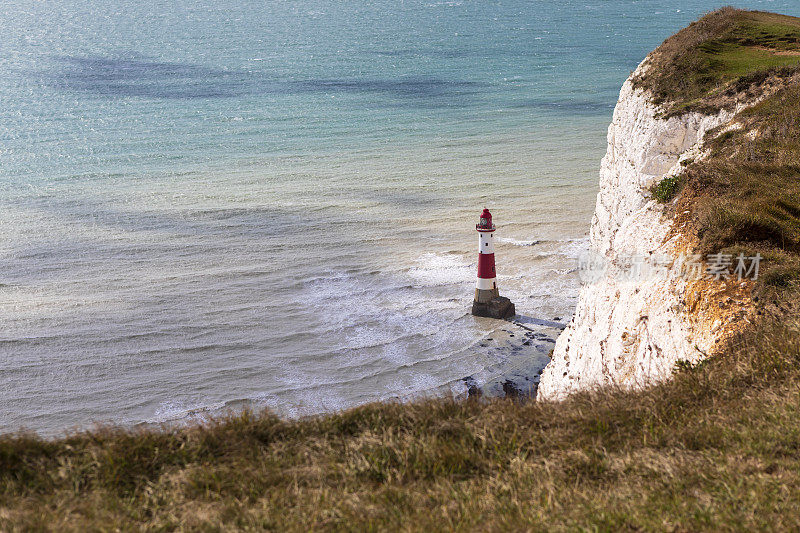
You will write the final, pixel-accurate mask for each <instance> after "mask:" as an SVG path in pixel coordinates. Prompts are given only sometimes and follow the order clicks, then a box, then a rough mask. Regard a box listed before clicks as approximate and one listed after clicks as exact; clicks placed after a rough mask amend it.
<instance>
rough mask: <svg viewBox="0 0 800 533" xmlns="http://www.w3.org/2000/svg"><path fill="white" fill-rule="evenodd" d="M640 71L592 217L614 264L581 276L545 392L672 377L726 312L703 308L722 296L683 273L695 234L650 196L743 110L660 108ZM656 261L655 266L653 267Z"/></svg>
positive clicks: (548, 395) (709, 342)
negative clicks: (639, 266)
mask: <svg viewBox="0 0 800 533" xmlns="http://www.w3.org/2000/svg"><path fill="white" fill-rule="evenodd" d="M642 68H647V60H645V61H644V62H643V63H642V65H640V66H639V69H642ZM639 69H637V72H639ZM635 75H636V73H634V74H633V75H632V76H631V78H629V79H628V80H627V81H626V82H625V84H624V85H623V87H622V90H621V92H620V96H619V100H618V102H617V105H616V108H615V109H614V115H613V120H612V122H611V125H610V126H609V128H608V150H607V152H606V155H605V157H604V158H603V161H602V164H601V169H600V192H599V194H598V196H597V206H596V208H595V214H594V218H593V220H592V225H591V233H590V238H591V250H592V252H593V253H594V254H596V257H598V258H600V259H601V260H602V262H603V263H604V264H605V265H606V271H605V273H604V274H602V275H600V276H599V279H596V280H593V281H591V282H586V283H584V284H583V285H582V287H581V291H580V295H579V299H578V304H577V308H576V310H575V315H574V317H573V319H572V322H571V323H570V324H569V326H568V327H567V328H566V329H565V330H564V332H563V333H562V334H561V335H560V336H559V337H558V340H557V342H556V346H555V349H554V351H553V355H552V361H551V362H550V363H549V364H548V366H547V367H546V368H545V370H544V372H543V374H542V377H541V381H540V385H539V391H538V397H539V398H541V399H561V398H563V397H565V396H566V395H568V394H569V393H571V392H573V391H576V390H581V389H590V388H595V387H598V386H602V385H607V384H616V385H619V386H622V387H623V388H631V387H639V386H643V385H646V384H648V383H652V382H654V381H657V380H661V379H664V378H666V377H668V376H670V375H671V373H672V371H673V369H674V368H675V364H676V362H677V361H679V360H685V361H690V362H696V361H698V360H700V359H702V358H704V357H705V356H706V354H708V353H709V351H710V350H711V349H712V348H713V345H714V343H715V342H716V341H717V339H718V338H719V331H720V328H723V327H724V326H725V321H726V320H727V319H726V318H725V317H724V316H723V317H720V316H719V313H716V314H711V315H709V314H707V313H704V311H703V310H704V309H705V310H708V309H711V308H712V307H715V305H711V303H713V304H716V302H709V300H710V299H712V297H713V294H710V293H709V290H707V289H708V287H705V288H703V289H702V290H700V288H699V287H698V286H697V285H696V284H694V283H693V282H692V281H689V280H684V279H682V278H681V270H682V265H681V264H680V261H679V260H676V258H679V257H680V255H681V253H683V251H684V250H685V249H686V239H687V236H686V235H684V234H682V233H681V231H680V228H673V224H679V222H676V220H677V219H675V218H673V217H671V216H668V215H667V214H666V213H665V206H664V205H662V204H659V203H658V202H656V201H655V200H653V199H652V198H651V197H650V196H651V195H650V188H651V186H653V185H654V184H656V183H658V182H659V181H660V180H662V179H663V178H664V177H665V176H669V175H672V174H676V173H678V172H680V171H681V170H682V168H683V166H682V164H681V162H682V161H683V160H686V159H690V158H692V159H694V158H697V157H702V155H703V154H702V146H701V145H702V141H703V136H704V135H705V133H706V132H707V131H709V130H710V129H712V128H714V127H717V126H720V125H722V124H725V123H726V122H728V121H730V120H731V118H732V117H733V116H734V114H735V113H734V112H725V111H723V112H720V113H719V114H717V115H713V116H709V115H703V114H699V113H688V114H685V115H683V116H680V117H673V118H669V119H663V118H659V117H658V109H657V107H656V106H654V105H653V104H652V103H651V102H650V98H649V95H648V94H647V93H644V92H642V91H641V90H639V89H634V87H633V84H632V82H631V79H632V78H633V76H635ZM737 111H738V110H737ZM674 229H676V230H677V231H671V230H674ZM631 261H633V263H634V264H635V263H637V262H644V263H645V268H643V271H644V272H643V274H642V275H638V276H637V275H633V276H631V275H629V274H632V273H635V271H636V270H635V267H634V268H633V269H631V268H630V264H631ZM648 265H651V266H654V267H655V268H654V269H652V270H651V271H650V275H648V274H647V270H648V269H647V266H648ZM653 270H654V271H653ZM629 277H630V278H631V279H628V278H629ZM715 291H716V289H714V288H712V289H711V293H715ZM717 292H718V291H717ZM704 300H705V302H704Z"/></svg>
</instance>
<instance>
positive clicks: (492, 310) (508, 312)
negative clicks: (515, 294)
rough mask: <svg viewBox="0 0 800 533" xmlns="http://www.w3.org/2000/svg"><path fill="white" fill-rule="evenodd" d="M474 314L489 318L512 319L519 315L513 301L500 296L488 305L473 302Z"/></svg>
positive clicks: (487, 303)
mask: <svg viewBox="0 0 800 533" xmlns="http://www.w3.org/2000/svg"><path fill="white" fill-rule="evenodd" d="M472 314H473V315H475V316H483V317H487V318H511V317H512V316H514V315H515V314H517V310H516V309H515V308H514V304H513V303H511V300H509V299H508V298H506V297H505V296H498V297H496V298H492V299H491V300H489V301H488V302H486V303H479V302H472Z"/></svg>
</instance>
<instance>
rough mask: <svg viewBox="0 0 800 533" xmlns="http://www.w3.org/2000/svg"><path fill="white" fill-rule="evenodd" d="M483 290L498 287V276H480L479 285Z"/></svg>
mask: <svg viewBox="0 0 800 533" xmlns="http://www.w3.org/2000/svg"><path fill="white" fill-rule="evenodd" d="M477 288H478V289H479V290H482V291H490V290H492V289H496V288H497V278H491V279H485V278H478V287H477Z"/></svg>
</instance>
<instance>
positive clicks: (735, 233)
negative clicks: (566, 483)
mask: <svg viewBox="0 0 800 533" xmlns="http://www.w3.org/2000/svg"><path fill="white" fill-rule="evenodd" d="M798 69H800V19H797V18H794V17H785V16H782V15H774V14H770V13H761V12H749V11H741V10H735V9H732V8H724V9H722V10H719V11H717V12H714V13H711V14H709V15H706V16H705V17H703V18H702V19H700V20H699V21H697V22H695V23H693V24H692V25H691V26H689V27H688V28H686V29H684V30H682V31H681V32H679V33H678V34H676V35H674V36H673V37H671V38H670V39H668V40H667V41H665V42H664V44H662V45H661V46H660V47H659V48H657V49H656V50H655V51H653V52H652V53H651V54H650V55H648V57H647V58H645V60H644V61H643V62H642V63H641V64H640V65H639V67H638V68H637V69H636V71H635V72H634V73H633V74H631V76H630V77H629V78H628V80H627V81H626V82H625V84H624V85H623V87H622V90H621V92H620V97H619V100H618V102H617V105H616V108H615V109H614V114H613V119H612V122H611V125H610V126H609V128H608V149H607V152H606V155H605V157H604V158H603V161H602V163H601V170H600V192H599V194H598V197H597V205H596V208H595V214H594V217H593V220H592V225H591V232H590V239H591V240H590V242H591V251H590V254H589V255H588V256H587V257H585V258H583V259H582V261H581V263H580V265H579V273H580V275H581V276H582V281H583V285H582V288H581V292H580V295H579V299H578V304H577V307H576V310H575V314H574V317H573V319H572V321H571V322H570V324H569V326H568V327H567V328H566V329H565V330H564V332H563V333H562V334H561V335H560V336H559V338H558V341H557V343H556V346H555V349H554V351H553V355H552V360H551V362H550V364H549V365H548V366H547V367H546V368H545V371H544V373H543V374H542V377H541V382H540V386H539V392H538V394H539V398H541V399H561V398H563V397H565V396H567V395H568V394H570V393H571V392H574V391H577V390H587V389H594V388H597V387H599V386H607V385H614V386H619V387H622V388H637V387H642V386H645V385H648V384H651V383H654V382H656V381H660V380H663V379H665V378H667V377H669V376H670V375H672V373H673V372H674V370H675V368H676V365H683V366H692V365H696V364H698V363H699V362H700V361H702V360H703V359H705V358H707V357H710V356H713V355H715V354H717V353H719V352H720V350H722V349H723V347H724V346H726V342H727V341H728V340H729V339H730V338H732V336H733V335H734V334H735V333H736V332H738V331H741V330H742V329H743V328H747V327H749V326H750V325H751V324H753V323H754V321H757V320H758V318H757V317H758V316H759V315H760V314H761V313H762V309H760V308H759V305H758V304H757V302H758V301H759V297H758V295H759V294H762V295H763V296H769V295H770V294H772V293H773V292H774V290H776V285H786V284H788V283H790V282H792V281H793V280H794V279H796V275H797V273H798V270H797V263H796V254H794V253H793V252H794V251H796V250H795V248H796V246H797V243H798V233H799V232H800V218H798V217H800V209H798V208H797V206H798V205H800V200H798V173H797V171H796V169H797V168H800V167H795V166H794V165H796V164H797V163H798V161H800V160H798V158H797V152H796V148H797V147H796V146H794V145H793V144H792V143H793V142H796V141H791V140H790V139H792V138H794V137H796V136H797V131H799V130H798V129H797V127H798V126H800V124H796V118H792V115H793V114H792V113H789V112H788V111H787V105H790V104H789V102H792V101H796V96H797V94H796V93H797V92H798V85H799V84H800V82H798V79H799V78H798ZM778 108H781V109H783V115H784V116H783V117H782V118H781V117H780V116H779V114H777V113H775V110H776V109H778ZM787 142H788V143H789V144H790V145H791V146H788V145H787ZM781 143H782V146H780V147H781V150H776V148H778V147H779V145H781ZM787 172H788V174H787ZM771 197H774V198H771ZM776 206H777V207H776ZM762 260H763V263H762ZM759 267H760V274H761V280H760V281H759V276H758V274H759V273H757V272H756V271H755V269H756V268H759ZM765 275H766V276H765ZM770 291H772V292H770ZM767 293H769V294H767ZM775 305H776V306H777V307H778V308H780V305H779V303H778V301H777V300H775Z"/></svg>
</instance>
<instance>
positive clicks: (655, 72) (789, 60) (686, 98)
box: [633, 7, 800, 116]
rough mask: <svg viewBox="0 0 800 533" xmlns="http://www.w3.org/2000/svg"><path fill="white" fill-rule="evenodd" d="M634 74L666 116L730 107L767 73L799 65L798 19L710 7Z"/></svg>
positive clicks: (780, 74)
mask: <svg viewBox="0 0 800 533" xmlns="http://www.w3.org/2000/svg"><path fill="white" fill-rule="evenodd" d="M650 57H651V60H650V68H649V69H647V70H646V71H645V72H644V73H643V74H642V75H640V76H638V77H636V78H635V79H634V80H633V83H634V86H635V87H640V88H643V89H648V90H650V91H651V92H652V94H653V100H654V102H655V103H656V104H658V105H661V106H663V108H664V111H665V115H666V116H673V115H679V114H681V113H684V112H686V111H701V112H705V113H712V112H715V111H717V110H719V109H720V108H729V107H730V106H731V105H732V104H733V103H735V97H736V96H737V94H739V93H743V92H744V93H750V95H751V96H752V95H753V90H754V89H756V88H757V87H758V86H759V85H760V84H761V83H762V82H763V81H764V79H765V78H767V77H769V76H774V77H777V78H785V77H789V76H792V75H794V74H795V73H796V72H798V70H800V19H798V18H796V17H790V16H786V15H777V14H774V13H765V12H760V11H743V10H739V9H734V8H730V7H726V8H722V9H720V10H718V11H715V12H713V13H709V14H708V15H706V16H704V17H703V18H701V19H700V20H698V21H696V22H693V23H692V24H691V25H689V26H688V27H687V28H684V29H683V30H681V31H679V32H678V33H676V34H675V35H673V36H672V37H670V38H668V39H667V40H666V41H664V43H663V44H661V46H659V47H658V48H657V49H656V50H655V51H653V53H652V54H651V56H650Z"/></svg>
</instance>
